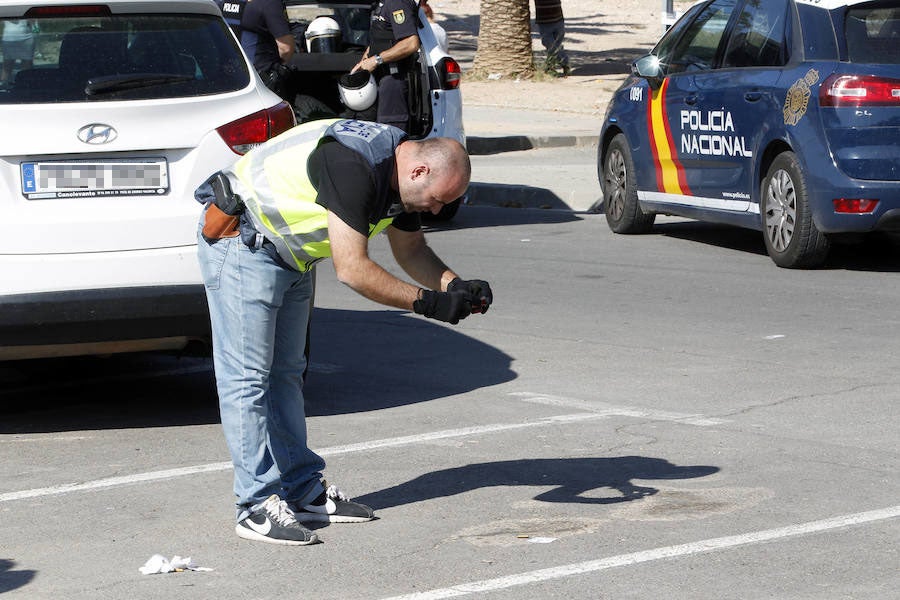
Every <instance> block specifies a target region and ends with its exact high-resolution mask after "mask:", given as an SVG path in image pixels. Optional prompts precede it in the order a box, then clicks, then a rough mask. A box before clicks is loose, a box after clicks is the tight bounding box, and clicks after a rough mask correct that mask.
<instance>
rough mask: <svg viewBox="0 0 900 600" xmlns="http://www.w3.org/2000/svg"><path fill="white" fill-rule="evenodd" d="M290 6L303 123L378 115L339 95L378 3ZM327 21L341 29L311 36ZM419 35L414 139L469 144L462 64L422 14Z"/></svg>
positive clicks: (349, 0) (311, 1)
mask: <svg viewBox="0 0 900 600" xmlns="http://www.w3.org/2000/svg"><path fill="white" fill-rule="evenodd" d="M285 5H286V6H287V14H288V20H289V21H290V22H291V26H292V29H293V31H294V36H295V38H296V40H297V52H296V53H295V54H294V56H293V57H292V58H291V63H290V66H291V71H292V76H291V80H290V82H289V89H290V93H289V96H291V97H293V98H295V100H294V102H293V104H294V106H295V107H297V118H298V121H300V122H303V121H307V120H313V119H317V118H325V117H335V116H340V117H353V118H368V119H374V118H375V113H374V110H372V111H371V114H368V115H366V114H363V115H360V114H358V113H355V112H353V111H349V110H348V109H347V108H346V107H345V106H343V105H342V104H341V101H340V97H339V93H338V79H339V78H340V77H341V75H343V74H345V73H348V72H349V71H350V69H352V68H353V67H354V66H355V65H356V63H358V62H359V60H360V58H362V53H363V52H364V51H365V49H366V47H367V46H368V45H369V22H370V13H371V9H372V3H371V2H365V1H360V0H327V1H322V0H285ZM321 17H326V18H327V19H331V20H333V23H334V24H335V25H336V27H335V28H333V30H331V31H329V30H324V29H318V28H317V29H316V30H315V32H314V33H315V35H312V36H307V32H308V31H309V27H310V24H312V23H313V21H315V20H316V19H317V18H321ZM319 22H321V21H319ZM418 31H419V40H420V48H419V52H418V57H417V59H416V69H415V70H414V72H413V73H411V75H410V78H409V87H410V98H409V107H410V125H409V134H410V137H411V138H413V139H424V138H428V137H449V138H453V139H456V140H459V142H460V143H461V144H463V145H465V143H466V135H465V130H464V129H463V121H462V95H461V91H460V87H459V86H460V81H461V69H460V66H459V63H458V62H457V61H456V60H455V59H454V58H453V57H451V56H450V55H448V54H447V53H446V52H444V51H443V50H442V49H441V47H440V45H439V44H438V41H437V39H436V38H435V35H434V32H433V30H432V28H431V26H430V25H429V24H428V19H427V18H426V17H425V14H424V12H423V11H422V10H421V9H419V11H418ZM328 38H330V39H328ZM460 203H461V199H458V200H456V201H455V202H452V203H450V204H448V205H447V206H445V207H444V209H443V210H442V211H441V212H440V214H439V215H437V218H438V219H442V220H447V219H450V218H452V217H453V216H454V215H455V214H456V212H457V210H458V209H459V205H460Z"/></svg>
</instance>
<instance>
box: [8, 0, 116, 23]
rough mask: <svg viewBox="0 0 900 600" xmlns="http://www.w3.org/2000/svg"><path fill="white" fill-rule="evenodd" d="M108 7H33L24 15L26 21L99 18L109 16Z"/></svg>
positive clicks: (84, 5)
mask: <svg viewBox="0 0 900 600" xmlns="http://www.w3.org/2000/svg"><path fill="white" fill-rule="evenodd" d="M110 14H111V13H110V11H109V7H108V6H105V5H103V4H80V5H79V4H76V5H67V6H33V7H31V8H29V9H28V11H27V12H26V13H25V18H26V19H31V18H35V17H100V16H109V15H110Z"/></svg>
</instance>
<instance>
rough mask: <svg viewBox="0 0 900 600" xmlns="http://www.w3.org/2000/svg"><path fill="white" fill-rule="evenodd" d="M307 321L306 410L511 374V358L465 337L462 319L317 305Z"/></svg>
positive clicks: (414, 395)
mask: <svg viewBox="0 0 900 600" xmlns="http://www.w3.org/2000/svg"><path fill="white" fill-rule="evenodd" d="M469 318H470V319H478V318H480V317H478V316H473V317H469ZM312 326H313V329H312V340H313V341H312V346H311V347H312V358H311V363H312V365H311V371H312V372H311V374H310V376H309V379H308V380H307V382H306V394H305V395H306V403H307V414H309V415H310V416H319V415H335V414H343V413H350V412H362V411H368V410H380V409H384V408H391V407H395V406H404V405H407V404H415V403H417V402H424V401H427V400H434V399H436V398H444V397H446V396H453V395H456V394H462V393H465V392H470V391H472V390H477V389H479V388H483V387H488V386H492V385H497V384H500V383H504V382H507V381H511V380H513V379H515V378H516V374H515V372H514V371H513V370H512V368H511V365H512V357H510V356H509V355H508V354H505V353H503V352H501V351H499V350H497V349H496V348H493V347H491V346H489V345H487V344H484V343H482V342H479V341H477V340H474V339H472V338H470V337H468V336H467V335H466V334H465V328H466V321H462V322H461V323H460V324H459V325H457V326H456V327H455V328H451V327H445V326H441V325H437V326H436V325H435V324H433V323H431V322H429V321H426V320H425V319H423V318H421V317H418V316H414V315H409V314H406V313H402V312H397V311H387V310H385V311H366V312H360V311H345V310H322V309H317V310H316V314H315V316H314V318H313V325H312Z"/></svg>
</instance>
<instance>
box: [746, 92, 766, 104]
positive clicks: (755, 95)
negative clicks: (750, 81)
mask: <svg viewBox="0 0 900 600" xmlns="http://www.w3.org/2000/svg"><path fill="white" fill-rule="evenodd" d="M760 98H762V92H747V93H746V94H744V100H746V101H747V102H756V101H757V100H759V99H760Z"/></svg>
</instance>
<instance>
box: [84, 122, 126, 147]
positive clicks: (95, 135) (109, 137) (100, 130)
mask: <svg viewBox="0 0 900 600" xmlns="http://www.w3.org/2000/svg"><path fill="white" fill-rule="evenodd" d="M117 137H119V134H118V132H116V130H115V129H113V128H112V126H111V125H104V124H103V123H91V124H90V125H85V126H84V127H82V128H81V129H79V130H78V139H79V140H81V141H82V142H84V143H85V144H108V143H110V142H111V141H113V140H114V139H116V138H117Z"/></svg>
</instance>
